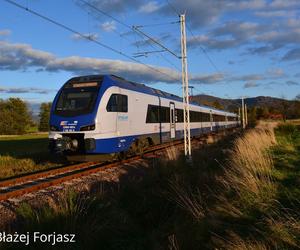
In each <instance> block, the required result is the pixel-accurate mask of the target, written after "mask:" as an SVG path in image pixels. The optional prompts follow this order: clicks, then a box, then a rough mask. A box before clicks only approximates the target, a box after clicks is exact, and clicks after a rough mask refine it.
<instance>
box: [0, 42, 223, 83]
mask: <svg viewBox="0 0 300 250" xmlns="http://www.w3.org/2000/svg"><path fill="white" fill-rule="evenodd" d="M0 54H1V55H2V56H1V57H0V70H27V69H30V68H31V67H35V68H38V70H39V71H51V72H55V71H68V72H72V73H74V74H81V75H82V74H115V75H120V76H123V77H125V78H127V79H130V80H132V81H140V82H146V83H158V82H165V83H178V84H180V83H181V72H178V71H175V70H172V69H170V68H166V67H158V66H154V65H142V64H138V63H132V62H128V61H122V60H109V59H96V58H89V57H79V56H70V57H64V58H58V57H56V56H55V55H53V54H51V53H48V52H44V51H41V50H35V49H33V48H32V47H31V46H30V45H28V44H12V43H9V42H4V41H0ZM223 78H224V76H223V75H222V74H210V75H190V81H191V82H194V83H198V84H213V83H217V82H220V81H221V80H223Z"/></svg>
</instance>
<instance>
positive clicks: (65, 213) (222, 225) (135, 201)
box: [14, 125, 300, 250]
mask: <svg viewBox="0 0 300 250" xmlns="http://www.w3.org/2000/svg"><path fill="white" fill-rule="evenodd" d="M288 126H290V125H287V126H279V127H278V129H277V130H276V131H275V134H276V139H277V142H278V143H277V145H274V146H272V147H271V148H269V151H268V155H271V156H272V159H273V164H274V165H273V166H271V168H270V171H271V172H270V173H271V176H272V178H271V179H270V184H271V185H272V189H270V190H269V189H268V188H266V189H264V188H261V189H259V190H258V191H256V192H258V193H259V194H258V195H257V196H253V190H251V187H249V190H248V192H247V190H246V189H245V185H243V184H244V183H239V182H238V179H232V178H230V176H228V172H227V170H228V168H231V167H233V165H232V157H235V156H236V155H235V154H236V152H235V151H234V149H235V146H236V145H239V146H241V145H240V143H241V142H239V143H238V144H237V142H236V138H235V137H228V138H226V139H225V140H222V141H219V142H218V143H216V144H212V145H209V146H206V147H204V148H199V149H197V150H196V151H194V153H193V164H192V166H190V165H186V164H185V161H184V158H183V156H182V155H181V156H179V158H178V159H175V160H171V161H162V160H153V162H150V164H151V166H152V168H150V169H140V170H139V172H138V173H137V172H134V171H133V170H132V171H131V170H130V169H128V171H129V172H128V173H127V174H124V175H123V176H122V177H121V179H120V183H108V182H102V183H98V184H95V185H93V186H92V187H91V191H90V192H89V193H79V194H78V193H74V192H72V191H70V192H67V193H65V194H62V195H61V196H59V197H56V198H55V199H54V201H53V202H51V205H50V207H49V206H43V207H40V208H35V207H31V206H29V205H28V204H24V205H23V206H21V208H20V209H19V210H18V216H19V220H18V222H19V224H17V227H16V228H14V229H15V230H17V231H19V232H22V231H41V232H53V231H55V232H75V233H76V234H77V243H76V245H73V246H70V245H67V246H62V245H57V246H56V248H55V249H68V248H70V249H71V248H72V249H128V250H131V249H132V250H133V249H145V250H147V249H149V250H152V249H155V250H156V249H174V250H175V249H187V250H193V249H195V250H196V249H296V248H297V247H298V246H299V245H300V201H299V197H300V196H299V195H300V190H299V187H300V183H299V167H300V164H299V163H300V152H299V150H300V147H299V146H300V141H299V136H300V132H299V129H298V128H297V127H296V128H295V127H288ZM267 134H268V132H267ZM259 135H261V134H259ZM250 138H251V137H250ZM253 138H254V137H253ZM239 141H240V140H239ZM245 143H246V144H249V141H246V142H245ZM255 143H258V144H255V145H259V142H258V140H256V141H255ZM262 143H263V144H264V143H265V142H262ZM270 144H271V143H270ZM241 147H242V146H241ZM174 150H175V149H174ZM262 150H265V149H264V147H262ZM245 152H248V151H245ZM173 153H174V154H175V153H176V152H173ZM252 155H253V154H252ZM262 155H263V154H262ZM255 159H256V158H255ZM243 167H244V166H240V168H241V169H242V168H243ZM140 172H144V177H143V178H140ZM226 173H227V174H226ZM238 173H239V174H241V175H240V180H241V181H243V180H244V179H243V178H244V177H243V174H244V172H238ZM263 174H264V173H263V172H259V175H258V176H257V179H256V181H257V183H258V184H260V185H262V186H264V185H265V183H262V180H264V179H263V178H264V176H262V175H263ZM231 177H232V176H231ZM234 177H235V176H234ZM123 180H124V182H123ZM225 180H226V181H227V182H224V181H225ZM229 181H237V182H236V183H234V182H231V183H229V184H231V185H232V186H231V185H225V183H226V184H228V182H229ZM238 185H242V186H241V187H242V189H241V190H242V191H243V192H242V193H239V191H240V189H239V186H238ZM232 187H234V188H232ZM273 188H275V190H273ZM271 191H272V193H270V192H271ZM264 192H265V193H264ZM241 194H242V195H241ZM257 197H259V199H257ZM261 197H266V199H261ZM270 197H271V198H270ZM39 247H40V246H37V245H32V246H31V247H30V248H31V249H39ZM43 248H44V249H51V246H49V245H48V246H47V245H43Z"/></svg>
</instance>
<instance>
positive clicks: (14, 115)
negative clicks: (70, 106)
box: [0, 98, 51, 135]
mask: <svg viewBox="0 0 300 250" xmlns="http://www.w3.org/2000/svg"><path fill="white" fill-rule="evenodd" d="M50 109H51V103H42V104H41V106H40V112H39V119H38V122H34V120H33V115H32V113H31V111H30V109H29V107H28V105H27V104H26V102H24V101H23V100H21V99H20V98H9V99H7V100H2V99H0V135H12V134H25V133H28V132H29V131H36V130H38V131H41V132H42V131H49V117H50Z"/></svg>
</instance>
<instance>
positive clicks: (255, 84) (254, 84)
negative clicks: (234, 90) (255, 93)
mask: <svg viewBox="0 0 300 250" xmlns="http://www.w3.org/2000/svg"><path fill="white" fill-rule="evenodd" d="M258 86H259V85H258V84H257V83H256V82H246V83H245V85H244V88H245V89H248V88H256V87H258Z"/></svg>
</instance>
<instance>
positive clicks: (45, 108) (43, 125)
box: [39, 102, 51, 131]
mask: <svg viewBox="0 0 300 250" xmlns="http://www.w3.org/2000/svg"><path fill="white" fill-rule="evenodd" d="M50 110H51V102H45V103H42V104H41V106H40V114H39V117H40V123H39V131H49V119H50Z"/></svg>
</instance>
